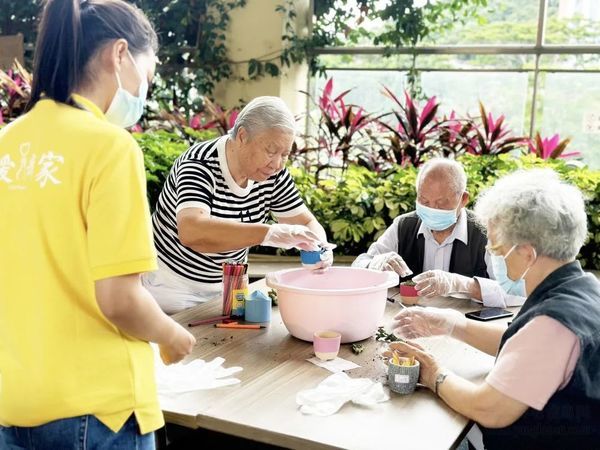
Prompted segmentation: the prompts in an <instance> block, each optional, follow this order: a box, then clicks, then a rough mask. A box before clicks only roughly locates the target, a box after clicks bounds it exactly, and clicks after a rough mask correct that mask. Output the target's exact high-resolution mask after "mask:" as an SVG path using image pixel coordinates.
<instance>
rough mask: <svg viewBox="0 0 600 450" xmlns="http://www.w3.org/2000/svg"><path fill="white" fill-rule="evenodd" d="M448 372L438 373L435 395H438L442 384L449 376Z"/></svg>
mask: <svg viewBox="0 0 600 450" xmlns="http://www.w3.org/2000/svg"><path fill="white" fill-rule="evenodd" d="M448 375H449V374H448V372H440V373H438V376H437V378H436V379H435V395H438V390H439V388H440V384H442V383H443V382H444V380H445V379H446V377H447V376H448Z"/></svg>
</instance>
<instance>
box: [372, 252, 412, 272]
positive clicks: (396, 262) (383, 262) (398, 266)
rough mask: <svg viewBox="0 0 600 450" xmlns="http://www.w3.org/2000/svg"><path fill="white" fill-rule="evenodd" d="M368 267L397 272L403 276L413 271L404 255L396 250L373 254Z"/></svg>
mask: <svg viewBox="0 0 600 450" xmlns="http://www.w3.org/2000/svg"><path fill="white" fill-rule="evenodd" d="M368 267H369V269H373V270H381V271H388V270H389V271H392V272H396V273H397V274H398V275H400V276H401V277H407V276H409V275H412V273H413V272H412V270H410V268H409V267H408V266H407V265H406V263H405V262H404V260H403V259H402V256H400V255H399V254H398V253H396V252H387V253H382V254H381V255H375V256H373V259H372V260H371V262H370V263H369V266H368Z"/></svg>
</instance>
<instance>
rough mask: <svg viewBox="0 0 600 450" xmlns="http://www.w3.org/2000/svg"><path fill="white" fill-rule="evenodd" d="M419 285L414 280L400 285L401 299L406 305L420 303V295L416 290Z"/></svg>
mask: <svg viewBox="0 0 600 450" xmlns="http://www.w3.org/2000/svg"><path fill="white" fill-rule="evenodd" d="M416 284H417V283H415V282H414V281H412V280H406V281H403V282H402V283H400V297H401V298H402V303H403V304H405V305H416V304H417V303H418V302H419V295H418V294H417V289H416V288H415V286H416Z"/></svg>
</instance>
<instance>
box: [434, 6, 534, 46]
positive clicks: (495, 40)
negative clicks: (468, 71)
mask: <svg viewBox="0 0 600 450" xmlns="http://www.w3.org/2000/svg"><path fill="white" fill-rule="evenodd" d="M539 4H540V2H539V0H493V1H490V2H489V7H488V8H487V9H484V10H481V12H480V13H479V16H480V18H479V19H477V18H472V19H469V20H468V22H467V23H465V24H460V23H459V24H456V25H455V26H454V27H453V28H451V29H449V30H448V31H447V32H444V33H441V34H440V35H437V36H431V37H430V38H428V39H427V40H425V41H424V42H423V44H424V45H431V44H443V45H467V44H468V45H476V44H535V41H536V35H537V21H538V12H539Z"/></svg>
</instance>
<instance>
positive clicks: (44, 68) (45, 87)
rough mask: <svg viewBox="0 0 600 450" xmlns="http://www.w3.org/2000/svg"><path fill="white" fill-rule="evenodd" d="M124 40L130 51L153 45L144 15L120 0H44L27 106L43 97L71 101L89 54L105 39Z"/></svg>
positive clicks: (154, 47) (149, 25)
mask: <svg viewBox="0 0 600 450" xmlns="http://www.w3.org/2000/svg"><path fill="white" fill-rule="evenodd" d="M121 38H123V39H125V40H126V41H127V43H128V45H129V49H130V51H131V53H132V55H134V56H135V55H138V54H140V53H143V52H146V51H148V50H150V49H152V50H154V51H156V50H157V41H158V40H157V37H156V32H155V31H154V29H153V27H152V25H151V24H150V21H149V20H148V18H147V17H146V15H145V14H144V13H143V12H142V11H141V10H140V9H139V8H137V7H136V6H133V5H130V4H128V3H125V2H124V1H123V0H84V1H81V0H47V2H46V5H45V7H44V11H43V13H42V20H41V22H40V28H39V33H38V38H37V43H36V47H35V57H34V66H33V85H32V89H31V100H30V101H29V104H28V105H27V110H29V109H31V108H32V107H33V106H34V105H35V104H36V103H37V102H38V101H39V100H40V98H41V97H42V96H43V97H44V98H51V99H53V100H55V101H57V102H62V103H71V99H70V97H71V94H72V93H73V91H74V90H75V89H76V88H77V87H78V86H79V85H80V83H81V82H82V80H84V79H85V76H86V68H87V65H88V63H89V61H90V59H91V58H92V57H93V56H94V55H95V53H96V52H97V51H98V50H99V49H100V48H101V47H102V46H103V45H104V44H106V43H107V42H108V41H111V40H114V39H121Z"/></svg>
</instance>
